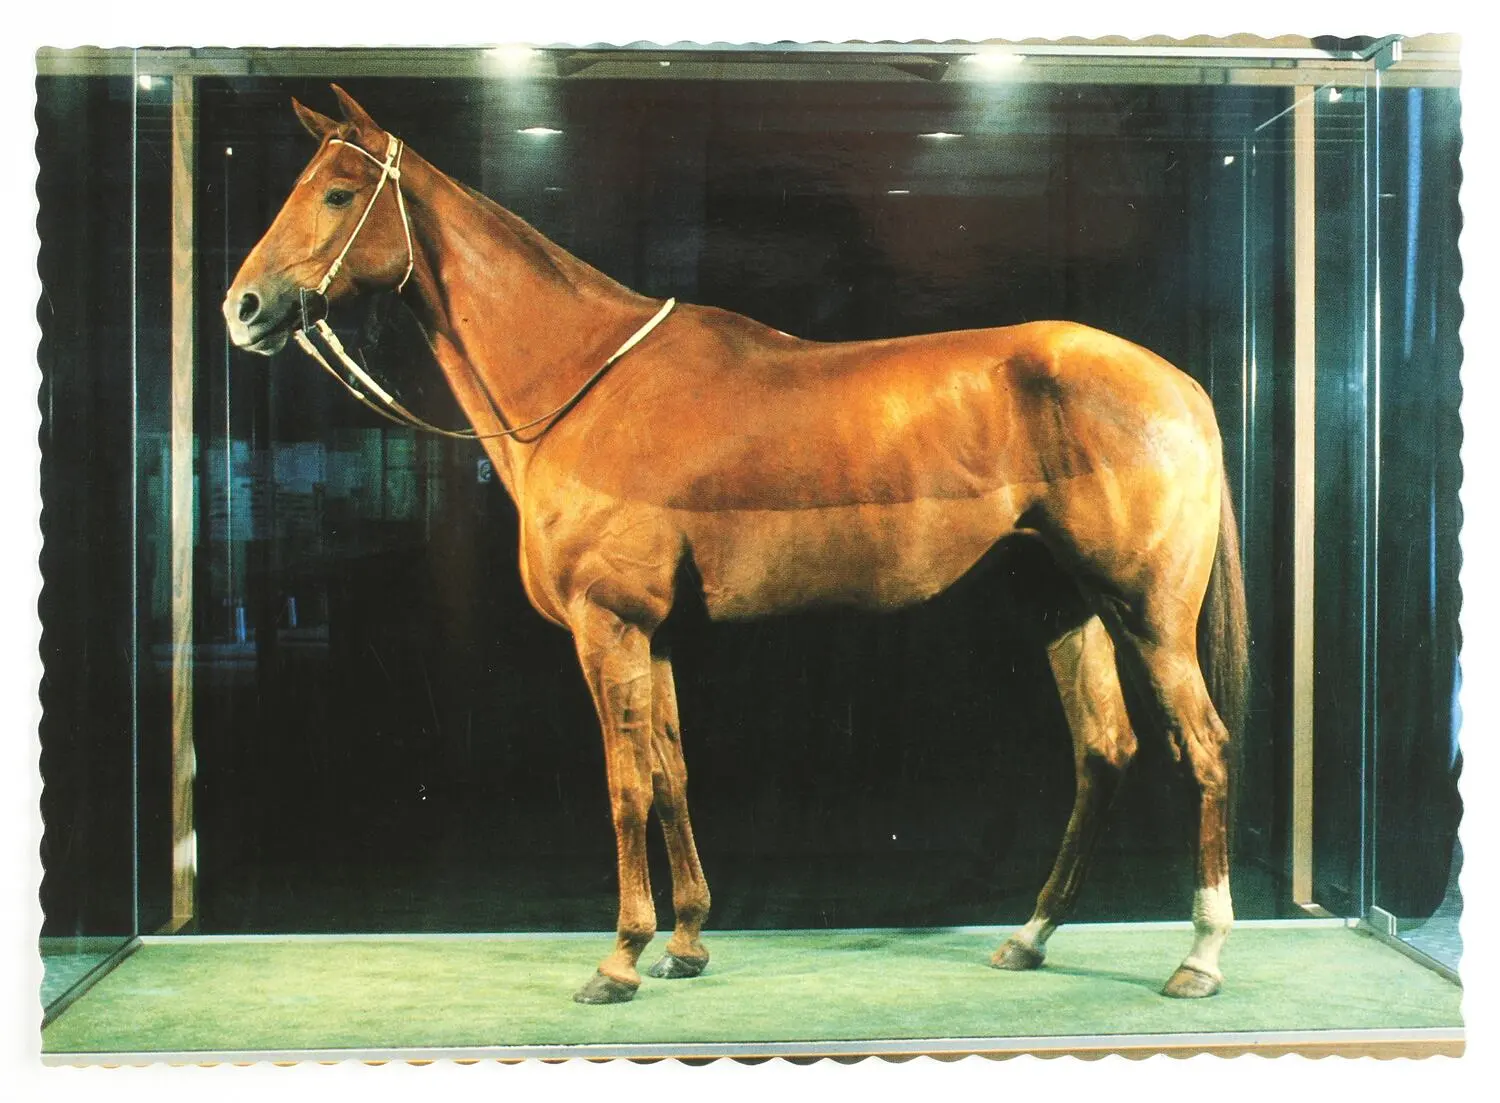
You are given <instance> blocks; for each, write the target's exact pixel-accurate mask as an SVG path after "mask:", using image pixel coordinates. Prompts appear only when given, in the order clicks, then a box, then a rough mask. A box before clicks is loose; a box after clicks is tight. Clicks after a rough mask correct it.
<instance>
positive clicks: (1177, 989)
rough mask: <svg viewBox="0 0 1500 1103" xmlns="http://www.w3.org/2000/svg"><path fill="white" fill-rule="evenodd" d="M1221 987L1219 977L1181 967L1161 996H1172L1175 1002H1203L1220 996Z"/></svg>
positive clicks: (1168, 982) (1199, 970)
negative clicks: (1211, 997) (1205, 999)
mask: <svg viewBox="0 0 1500 1103" xmlns="http://www.w3.org/2000/svg"><path fill="white" fill-rule="evenodd" d="M1220 985H1221V982H1220V980H1219V978H1218V977H1216V976H1212V975H1211V974H1209V973H1205V972H1203V971H1202V970H1201V969H1194V968H1193V967H1192V966H1191V965H1180V966H1178V968H1177V972H1175V973H1173V974H1172V978H1171V979H1170V980H1168V981H1167V983H1166V984H1165V985H1164V986H1163V988H1162V990H1161V994H1162V995H1163V996H1171V997H1172V998H1173V999H1174V1000H1201V999H1204V998H1206V997H1208V996H1215V995H1218V992H1219V988H1220Z"/></svg>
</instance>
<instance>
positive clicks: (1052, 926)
mask: <svg viewBox="0 0 1500 1103" xmlns="http://www.w3.org/2000/svg"><path fill="white" fill-rule="evenodd" d="M1055 930H1057V924H1056V923H1048V922H1047V921H1046V920H1043V919H1038V918H1036V917H1035V916H1032V918H1031V919H1030V920H1028V921H1027V923H1026V926H1024V927H1022V928H1021V929H1020V930H1019V931H1017V932H1016V933H1015V934H1013V935H1011V938H1013V939H1015V940H1016V941H1017V942H1022V943H1025V944H1026V945H1027V946H1030V947H1031V948H1032V949H1033V950H1037V951H1039V952H1045V951H1046V949H1047V939H1049V938H1051V937H1052V932H1053V931H1055Z"/></svg>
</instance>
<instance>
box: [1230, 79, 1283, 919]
mask: <svg viewBox="0 0 1500 1103" xmlns="http://www.w3.org/2000/svg"><path fill="white" fill-rule="evenodd" d="M1270 106H1271V107H1272V108H1273V110H1271V112H1270V113H1269V114H1268V115H1266V116H1263V117H1261V118H1258V119H1254V120H1252V123H1253V125H1251V126H1249V127H1247V128H1246V131H1245V132H1244V134H1243V136H1242V138H1241V141H1240V143H1239V145H1240V148H1239V152H1238V154H1235V153H1232V152H1231V153H1226V154H1225V159H1226V160H1227V158H1229V157H1231V156H1234V157H1235V158H1236V160H1235V163H1234V164H1233V165H1226V166H1225V171H1226V172H1228V171H1238V172H1239V173H1240V176H1241V181H1242V194H1243V200H1242V209H1241V212H1240V220H1241V221H1240V233H1241V256H1240V272H1239V273H1238V274H1239V277H1240V288H1241V295H1242V305H1241V308H1240V311H1239V313H1238V320H1239V321H1240V322H1241V332H1240V334H1239V338H1240V345H1241V349H1240V356H1239V359H1238V363H1237V368H1238V377H1237V378H1235V376H1234V375H1233V374H1230V375H1229V376H1228V377H1226V378H1225V379H1224V380H1222V381H1216V383H1218V387H1222V388H1223V389H1224V392H1225V396H1224V397H1221V396H1220V390H1219V389H1218V387H1216V389H1215V391H1214V396H1215V405H1216V407H1217V409H1218V410H1219V411H1220V416H1219V424H1220V428H1221V431H1222V432H1223V434H1224V450H1225V458H1226V461H1227V469H1228V471H1229V474H1230V478H1231V486H1232V487H1233V488H1234V491H1235V502H1236V506H1237V508H1238V510H1239V522H1240V548H1241V557H1242V558H1243V560H1244V566H1245V590H1246V595H1247V598H1248V602H1249V614H1250V637H1251V639H1252V640H1253V641H1254V644H1253V646H1252V647H1251V649H1250V663H1251V666H1250V698H1249V716H1248V718H1247V725H1246V728H1245V732H1244V734H1243V736H1242V738H1241V739H1240V742H1239V747H1238V750H1237V754H1238V758H1239V767H1240V783H1239V794H1240V795H1237V797H1236V802H1237V805H1238V806H1239V807H1240V808H1245V802H1246V801H1251V802H1255V801H1259V802H1260V803H1258V804H1257V803H1252V804H1251V805H1250V809H1252V811H1250V812H1249V814H1246V813H1244V812H1241V813H1240V814H1239V815H1238V816H1237V827H1238V831H1237V842H1238V843H1239V847H1240V850H1241V852H1242V853H1248V854H1251V855H1253V856H1254V857H1253V860H1254V861H1255V862H1257V863H1259V864H1260V866H1261V868H1262V869H1263V870H1264V875H1265V876H1266V877H1267V878H1268V880H1270V881H1271V882H1272V883H1273V884H1274V894H1273V895H1274V899H1275V900H1276V901H1277V906H1278V907H1279V908H1280V909H1281V913H1282V914H1288V913H1289V910H1290V908H1291V885H1290V883H1289V881H1288V878H1287V860H1288V859H1287V854H1288V850H1289V846H1290V839H1289V835H1288V826H1289V824H1288V822H1287V817H1286V811H1285V810H1286V804H1285V799H1286V798H1285V795H1284V794H1285V792H1286V789H1287V787H1288V785H1289V783H1290V777H1291V771H1290V768H1289V764H1290V759H1291V753H1292V739H1291V729H1290V725H1289V724H1288V723H1287V722H1286V718H1287V717H1288V716H1289V708H1290V693H1291V676H1290V663H1289V661H1288V656H1289V655H1290V653H1291V651H1290V649H1291V622H1292V605H1291V594H1292V579H1291V563H1292V555H1291V548H1292V533H1291V493H1290V489H1291V486H1292V482H1293V471H1292V454H1293V453H1292V448H1291V446H1290V444H1289V443H1287V442H1289V441H1290V440H1291V435H1292V422H1291V419H1292V386H1293V375H1292V371H1291V364H1292V348H1293V313H1292V310H1291V308H1290V307H1291V303H1292V259H1293V254H1292V248H1291V245H1292V208H1291V204H1290V202H1289V201H1288V197H1289V196H1290V194H1291V188H1292V180H1293V157H1292V115H1291V111H1292V91H1291V90H1290V89H1286V90H1282V91H1281V92H1280V94H1279V95H1278V96H1277V99H1276V101H1275V102H1274V104H1272V105H1270ZM1236 166H1238V168H1236ZM1230 398H1233V399H1237V400H1236V401H1226V399H1230ZM1243 866H1244V862H1243V861H1241V862H1240V867H1241V868H1242V867H1243ZM1235 891H1236V894H1237V895H1236V900H1237V901H1238V896H1239V895H1240V890H1239V886H1238V885H1237V884H1236V886H1235Z"/></svg>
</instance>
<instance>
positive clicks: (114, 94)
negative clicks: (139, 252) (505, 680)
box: [36, 77, 138, 1006]
mask: <svg viewBox="0 0 1500 1103" xmlns="http://www.w3.org/2000/svg"><path fill="white" fill-rule="evenodd" d="M131 109H132V82H131V81H130V79H129V78H119V79H108V80H104V79H85V78H67V77H44V78H40V79H39V80H38V81H37V116H36V117H37V156H38V161H39V176H38V181H37V195H38V200H39V203H40V209H39V212H38V220H37V228H38V233H39V235H40V251H39V255H38V262H37V263H38V270H39V274H40V277H41V282H42V298H41V302H40V305H39V309H38V312H37V313H38V319H39V321H40V324H41V327H42V341H41V347H40V362H41V368H42V390H41V396H40V400H41V411H42V427H41V442H42V453H43V454H42V470H41V490H42V509H43V512H42V533H43V538H44V545H43V549H42V555H41V570H42V580H43V589H42V595H41V600H40V605H39V613H40V616H41V619H42V624H43V636H42V648H41V650H42V662H43V677H42V685H41V701H42V709H43V714H42V723H41V742H42V755H41V772H42V781H43V786H44V788H43V791H42V805H41V812H42V817H43V824H44V827H43V837H42V868H43V876H42V885H41V902H42V910H43V925H42V931H41V950H42V957H43V962H44V965H45V975H46V980H45V982H44V985H43V990H42V1001H43V1003H44V1005H47V1006H51V1005H53V1004H54V1003H55V1001H56V1000H57V999H58V998H59V997H61V996H63V995H64V994H66V993H67V991H68V990H69V989H70V988H73V987H74V986H75V985H76V984H77V983H78V982H80V981H82V980H83V979H84V978H85V977H86V976H87V975H88V974H89V973H90V972H91V971H93V970H95V969H96V968H98V967H99V966H101V965H102V964H103V963H104V962H105V961H107V959H108V958H109V957H110V955H111V954H112V953H114V951H116V950H117V949H119V948H120V947H121V946H123V945H124V943H125V942H126V940H128V939H129V938H130V937H131V936H132V935H133V934H134V933H135V932H136V929H137V928H136V914H135V878H136V870H135V860H134V859H135V854H134V849H135V848H134V838H135V830H134V824H135V807H134V802H133V799H132V791H133V759H134V754H135V745H134V736H135V730H134V722H133V721H134V716H133V710H132V698H133V694H134V692H135V682H136V676H137V674H138V668H137V664H136V657H137V649H136V644H135V640H134V638H133V634H132V624H133V611H134V604H133V603H134V598H135V593H134V589H135V586H134V579H133V577H132V569H133V563H134V559H133V554H132V553H133V525H134V523H135V509H134V506H135V502H134V495H133V493H132V481H131V472H132V467H131V464H130V462H129V458H130V456H131V455H132V454H133V447H134V441H133V439H132V425H131V421H132V419H131V417H130V411H131V409H132V407H133V405H134V396H133V393H132V389H131V385H132V378H131V376H132V359H133V357H132V342H131V321H132V319H131V306H130V303H131V299H130V295H129V294H128V288H129V280H130V273H131V270H132V265H133V253H132V245H133V242H132V220H131V217H130V216H131V194H132V177H131V164H132V141H133V134H134V127H133V125H132V110H131ZM122 461H123V462H122Z"/></svg>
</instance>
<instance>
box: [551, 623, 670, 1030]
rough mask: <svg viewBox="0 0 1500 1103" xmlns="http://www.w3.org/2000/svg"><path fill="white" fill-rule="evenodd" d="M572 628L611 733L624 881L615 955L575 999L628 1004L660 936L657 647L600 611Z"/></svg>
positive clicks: (608, 751)
mask: <svg viewBox="0 0 1500 1103" xmlns="http://www.w3.org/2000/svg"><path fill="white" fill-rule="evenodd" d="M570 623H571V627H572V630H573V637H574V641H575V643H576V645H577V648H578V658H579V662H580V664H581V665H582V666H583V674H584V677H585V679H587V681H588V684H589V690H590V692H591V693H592V694H593V697H594V705H595V707H596V708H597V709H598V711H599V723H600V727H601V728H602V729H603V733H604V763H605V772H606V775H607V777H608V780H609V803H610V812H611V815H612V818H613V820H614V828H615V854H616V859H617V861H618V864H619V880H620V912H619V918H618V920H617V922H616V926H615V930H616V938H615V948H614V952H612V953H611V954H610V955H609V956H608V957H606V958H605V959H604V960H603V961H601V962H600V963H599V970H598V972H596V973H595V974H594V976H593V977H591V978H590V979H589V981H588V983H587V984H585V985H584V986H583V987H582V988H580V989H579V990H578V991H577V992H576V993H575V994H574V996H573V998H574V1000H576V1001H577V1002H579V1003H625V1002H626V1001H628V1000H630V999H632V998H633V997H634V996H635V992H636V989H637V988H639V987H640V984H641V976H640V973H638V972H637V971H636V962H637V961H638V960H639V959H640V956H641V952H642V951H643V950H644V949H645V948H646V944H647V943H649V942H650V941H651V939H652V936H654V935H655V934H656V909H655V907H654V905H653V904H652V902H651V877H650V874H649V872H648V871H647V868H646V817H647V815H648V813H649V812H650V810H651V795H652V780H651V775H652V768H651V762H652V748H651V741H652V734H651V729H652V723H651V718H652V702H651V696H652V694H651V643H650V639H649V638H648V637H647V635H646V633H645V632H644V631H642V630H641V629H640V628H639V627H637V626H635V625H632V624H629V623H626V622H625V621H623V620H621V619H620V618H619V617H618V616H616V615H615V614H614V613H612V612H610V611H609V610H607V609H603V608H601V607H599V606H597V605H592V604H585V605H584V606H583V607H581V608H580V609H579V610H578V611H577V612H576V614H575V615H574V616H573V617H572V618H571V622H570Z"/></svg>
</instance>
